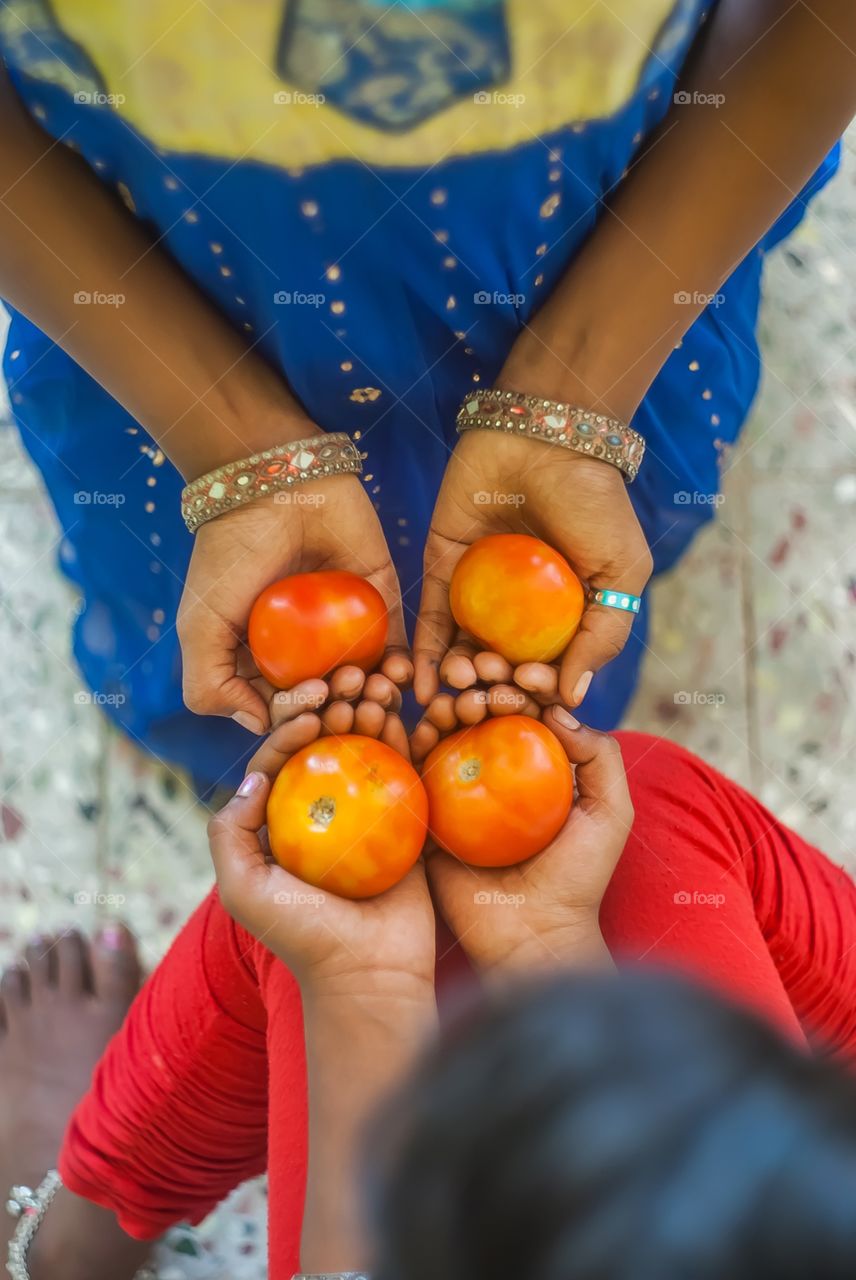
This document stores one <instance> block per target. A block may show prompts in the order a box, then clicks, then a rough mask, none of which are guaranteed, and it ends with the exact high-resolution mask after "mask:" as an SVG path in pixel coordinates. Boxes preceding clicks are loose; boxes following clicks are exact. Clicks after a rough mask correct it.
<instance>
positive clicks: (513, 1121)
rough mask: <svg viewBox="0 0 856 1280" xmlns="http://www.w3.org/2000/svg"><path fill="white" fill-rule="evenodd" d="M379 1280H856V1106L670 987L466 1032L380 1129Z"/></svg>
mask: <svg viewBox="0 0 856 1280" xmlns="http://www.w3.org/2000/svg"><path fill="white" fill-rule="evenodd" d="M371 1149H372V1152H373V1156H372V1165H373V1170H374V1173H375V1175H376V1176H375V1177H373V1178H370V1179H369V1185H370V1189H371V1190H370V1197H371V1210H372V1216H373V1219H374V1223H375V1226H376V1239H377V1266H376V1267H375V1269H374V1274H375V1275H376V1277H377V1280H512V1278H513V1280H714V1277H715V1278H716V1280H797V1278H798V1277H799V1280H806V1278H807V1277H811V1280H844V1277H848V1278H849V1280H852V1277H853V1276H856V1090H855V1089H854V1085H853V1084H852V1083H851V1080H850V1078H849V1077H845V1075H844V1073H843V1071H841V1070H840V1069H838V1068H837V1067H834V1066H832V1065H830V1064H829V1063H826V1062H823V1061H821V1060H819V1059H817V1058H813V1057H811V1056H810V1055H809V1054H808V1053H807V1052H804V1051H802V1050H801V1049H800V1048H798V1047H796V1046H794V1045H791V1044H788V1043H786V1042H785V1041H784V1040H783V1039H782V1038H781V1037H780V1036H779V1035H778V1034H777V1033H776V1032H774V1031H773V1030H772V1029H771V1028H770V1027H768V1026H767V1025H764V1024H762V1023H761V1022H760V1021H759V1020H757V1019H756V1018H755V1017H754V1016H752V1015H750V1014H749V1013H747V1012H744V1011H743V1010H740V1009H737V1008H736V1007H733V1006H731V1005H730V1004H727V1003H725V1002H724V1001H723V1000H721V999H719V998H718V997H716V996H714V995H713V994H711V993H710V992H707V991H705V990H702V989H701V988H699V987H697V986H695V985H692V984H690V983H688V982H686V981H683V980H679V979H677V978H674V977H668V976H665V975H657V974H650V973H649V974H645V973H637V974H632V975H628V976H622V977H620V978H619V977H616V976H614V975H577V976H567V977H562V978H560V979H557V980H552V981H550V982H549V983H547V984H546V985H541V986H539V987H535V988H527V989H523V990H519V991H517V992H516V993H514V994H513V995H511V996H507V997H505V998H503V999H501V1000H499V1001H497V1000H492V1001H488V1002H486V1003H484V1004H483V1005H482V1006H480V1007H479V1008H478V1009H477V1010H475V1011H471V1012H470V1013H469V1015H468V1016H467V1017H466V1018H465V1019H459V1020H458V1021H457V1023H456V1025H454V1026H453V1027H452V1028H451V1029H450V1031H449V1032H448V1033H447V1034H446V1035H445V1036H444V1037H443V1038H442V1039H441V1043H440V1044H439V1046H438V1048H437V1049H436V1050H435V1051H433V1052H432V1053H431V1054H430V1056H429V1057H428V1058H427V1059H426V1061H425V1062H424V1063H423V1064H422V1066H421V1068H420V1070H419V1071H418V1074H417V1075H416V1077H415V1078H414V1079H412V1080H411V1081H410V1082H409V1083H408V1085H407V1087H406V1089H405V1090H404V1091H403V1092H402V1094H401V1095H400V1097H398V1098H397V1099H396V1100H395V1102H394V1103H393V1104H392V1105H391V1106H390V1107H389V1108H388V1109H387V1110H386V1112H385V1114H384V1116H383V1117H382V1118H381V1121H380V1123H379V1124H378V1125H376V1126H375V1128H374V1130H373V1142H372V1148H371Z"/></svg>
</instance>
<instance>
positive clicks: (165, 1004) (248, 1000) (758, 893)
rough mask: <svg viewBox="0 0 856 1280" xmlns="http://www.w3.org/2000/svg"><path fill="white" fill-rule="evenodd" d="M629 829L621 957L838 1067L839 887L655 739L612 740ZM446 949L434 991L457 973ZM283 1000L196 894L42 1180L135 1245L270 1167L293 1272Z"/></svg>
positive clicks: (302, 1105) (605, 917)
mask: <svg viewBox="0 0 856 1280" xmlns="http://www.w3.org/2000/svg"><path fill="white" fill-rule="evenodd" d="M618 737H619V738H620V740H621V745H622V751H623V754H624V761H625V765H626V768H627V773H628V778H629V781H630V789H631V792H632V795H633V801H634V804H635V806H636V823H635V826H634V830H633V833H632V835H631V837H630V839H629V841H628V843H627V847H626V849H625V852H624V854H623V856H622V859H621V863H620V865H619V867H618V870H617V871H616V873H615V876H614V878H613V880H612V883H611V885H610V887H609V891H608V893H607V895H606V899H605V901H604V904H603V910H602V915H601V919H602V924H603V931H604V936H605V937H606V940H607V942H608V943H609V946H610V948H611V950H612V951H613V953H614V954H615V955H616V956H617V957H618V958H619V959H620V960H621V959H624V960H640V959H645V960H653V961H656V962H657V963H660V964H662V963H669V964H673V965H678V966H679V967H680V968H682V969H684V970H689V971H690V972H693V973H695V974H697V975H699V976H701V977H702V978H703V979H704V980H706V981H707V982H709V983H712V984H713V985H715V986H718V987H719V988H720V989H721V990H723V991H724V992H726V993H727V994H729V995H730V996H732V997H733V998H736V999H739V1000H741V1001H743V1002H745V1003H746V1004H748V1005H750V1006H752V1007H753V1008H755V1009H756V1010H757V1011H758V1012H759V1013H761V1014H762V1015H764V1016H766V1017H767V1018H768V1019H770V1021H772V1022H773V1023H775V1024H777V1025H778V1026H779V1027H780V1028H781V1029H782V1030H783V1031H785V1032H786V1033H788V1034H790V1035H793V1036H796V1037H799V1038H802V1037H803V1033H804V1032H805V1034H806V1035H807V1036H808V1037H809V1039H810V1040H811V1041H812V1042H813V1043H814V1044H816V1045H818V1046H819V1047H821V1048H823V1049H827V1048H828V1049H829V1050H834V1051H835V1052H836V1053H838V1054H840V1055H841V1057H842V1058H845V1059H849V1060H851V1061H852V1060H854V1059H856V885H854V883H853V882H852V881H851V880H850V879H849V878H848V876H847V875H846V874H845V873H844V872H843V871H842V870H840V869H839V868H837V867H835V866H833V865H832V864H831V863H830V862H829V861H828V860H827V859H826V858H825V857H824V856H823V854H821V853H820V852H818V850H816V849H814V848H812V847H811V846H810V845H808V844H806V843H805V841H804V840H801V839H800V838H799V837H798V836H796V835H794V834H793V833H792V832H790V831H788V830H787V829H786V828H784V827H782V826H781V825H780V824H779V823H778V822H776V820H775V819H774V818H773V817H772V816H771V815H770V814H769V813H768V812H767V811H766V810H765V809H763V808H762V806H761V805H760V804H758V802H757V801H756V800H754V799H753V798H752V797H751V796H750V795H748V794H747V793H746V792H745V791H743V790H742V789H741V788H740V787H738V786H736V785H735V784H734V783H732V782H729V781H728V780H727V779H726V778H724V777H722V775H721V774H718V773H716V772H715V771H714V770H713V769H711V768H709V767H708V766H707V765H705V764H703V763H702V762H701V761H700V760H698V759H696V758H695V757H693V756H691V755H690V754H689V753H688V752H686V751H684V750H682V749H681V748H680V747H676V746H674V745H673V744H671V743H669V742H666V741H661V740H658V739H655V738H651V737H648V736H646V735H643V734H635V733H622V734H619V735H618ZM444 951H445V952H446V953H447V954H446V956H445V959H444V960H443V961H442V962H441V971H438V979H439V980H440V981H441V984H442V986H443V987H445V986H446V983H447V982H448V981H449V980H450V971H451V970H452V969H456V968H457V969H458V972H460V968H461V964H462V955H461V952H460V950H459V949H452V950H451V951H449V950H448V946H442V947H441V948H440V951H439V954H442V953H443V952H444ZM306 1138H307V1135H306V1078H305V1060H304V1051H303V1033H302V1026H301V1007H300V995H299V991H298V988H297V985H296V983H295V981H294V979H293V978H292V977H291V975H290V973H289V972H288V971H287V970H286V968H285V967H284V966H283V965H282V964H281V963H280V961H278V960H277V959H275V957H274V956H273V955H272V954H271V953H270V952H269V951H267V950H266V949H265V947H264V946H262V945H261V944H260V943H258V942H256V941H255V940H254V939H253V938H251V937H250V936H249V935H248V934H247V933H246V932H244V930H242V929H241V928H240V927H239V926H237V925H236V924H234V922H233V921H232V920H231V919H230V918H229V917H228V916H227V915H226V913H225V912H224V911H223V909H222V907H221V906H220V903H219V900H218V899H217V896H216V893H212V894H211V895H210V896H209V897H208V898H207V899H206V901H205V902H204V903H203V904H202V906H201V907H200V908H199V909H198V911H197V912H196V913H195V915H194V916H193V917H192V919H191V920H190V922H189V923H188V924H187V925H186V927H185V928H184V929H183V930H182V932H181V933H180V934H179V936H178V938H177V939H176V941H175V943H174V944H173V946H172V948H171V949H170V951H169V953H168V955H167V956H166V957H165V959H164V960H163V962H162V963H161V964H160V966H159V967H158V968H157V969H156V970H155V972H154V973H153V974H152V976H151V977H150V978H149V980H148V982H147V983H146V985H145V987H144V988H143V990H142V991H141V993H140V995H139V997H138V998H137V1000H136V1001H135V1003H134V1005H133V1007H132V1008H131V1010H130V1012H129V1014H128V1017H127V1018H126V1020H125V1024H124V1026H123V1027H122V1029H121V1031H120V1032H119V1033H118V1035H116V1036H115V1037H114V1039H113V1041H112V1042H111V1043H110V1045H109V1046H108V1048H107V1050H106V1052H105V1054H104V1057H103V1058H102V1060H101V1062H100V1064H99V1066H98V1067H97V1069H96V1071H95V1074H94V1076H93V1081H92V1086H91V1088H90V1091H89V1093H88V1094H87V1095H86V1097H85V1098H84V1099H83V1100H82V1101H81V1103H80V1105H79V1106H78V1107H77V1109H76V1111H75V1112H74V1115H73V1116H72V1118H71V1121H70V1124H69V1127H68V1131H67V1133H66V1137H65V1143H64V1146H63V1150H62V1154H61V1158H60V1164H59V1167H60V1172H61V1174H62V1177H63V1179H64V1180H65V1183H66V1185H67V1186H68V1187H70V1188H71V1190H72V1191H74V1192H76V1193H77V1194H78V1195H80V1196H84V1197H86V1198H87V1199H89V1200H92V1201H94V1202H95V1203H97V1204H100V1205H103V1206H105V1207H107V1208H109V1209H112V1210H113V1211H115V1213H116V1214H117V1216H118V1218H119V1221H120V1223H121V1225H122V1226H123V1228H124V1229H125V1231H126V1232H128V1233H129V1234H130V1235H132V1236H135V1237H137V1238H139V1239H153V1238H154V1237H156V1236H158V1235H160V1234H161V1233H162V1232H163V1231H164V1230H165V1228H167V1227H168V1226H170V1225H171V1224H172V1223H175V1222H178V1221H182V1220H189V1221H191V1222H199V1221H200V1220H201V1219H202V1218H203V1217H204V1216H205V1215H206V1214H207V1213H208V1212H209V1211H210V1210H211V1209H212V1208H213V1207H214V1206H215V1205H216V1204H217V1203H218V1201H219V1200H221V1199H222V1198H223V1197H224V1196H225V1195H226V1194H227V1193H228V1192H229V1191H231V1190H232V1188H233V1187H235V1186H236V1184H237V1183H238V1182H240V1181H242V1180H243V1179H244V1178H247V1177H251V1176H253V1175H255V1174H258V1173H260V1172H262V1171H263V1170H264V1169H265V1168H267V1169H268V1170H269V1183H270V1275H271V1277H272V1278H273V1280H287V1278H288V1277H290V1276H291V1275H292V1273H293V1272H295V1271H296V1270H297V1269H298V1265H297V1264H298V1244H299V1237H300V1226H301V1216H302V1211H303V1197H304V1184H305V1176H306Z"/></svg>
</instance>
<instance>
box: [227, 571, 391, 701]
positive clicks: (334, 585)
mask: <svg viewBox="0 0 856 1280" xmlns="http://www.w3.org/2000/svg"><path fill="white" fill-rule="evenodd" d="M387 630H388V619H387V613H386V605H385V604H384V602H383V597H382V596H381V594H380V592H379V591H378V590H377V589H376V588H375V587H373V586H372V584H371V583H370V582H366V580H365V578H360V577H358V576H357V575H356V574H355V573H347V572H345V571H344V570H339V569H331V570H325V571H322V572H319V573H295V574H292V575H291V576H290V577H288V578H280V580H279V581H278V582H273V583H271V585H270V586H269V587H266V588H265V590H264V591H263V592H262V593H261V595H260V596H259V598H258V599H257V600H256V602H255V604H254V605H253V607H252V610H251V612H250V621H249V625H248V627H247V643H248V644H249V646H250V652H251V653H252V655H253V657H254V659H255V662H256V666H257V667H258V669H259V671H260V672H261V673H262V675H263V676H264V677H265V679H266V680H269V681H270V683H271V684H272V685H274V686H275V687H276V688H278V689H290V688H291V687H292V686H293V685H295V684H298V683H299V681H301V680H309V679H311V678H312V677H313V676H326V675H327V674H328V673H329V672H330V671H332V670H333V669H334V668H335V667H341V666H342V665H343V664H344V663H353V664H354V665H355V666H357V667H362V669H363V671H370V670H371V668H372V667H374V666H376V665H377V663H378V662H379V661H380V659H381V657H382V656H383V651H384V648H385V646H386V635H387Z"/></svg>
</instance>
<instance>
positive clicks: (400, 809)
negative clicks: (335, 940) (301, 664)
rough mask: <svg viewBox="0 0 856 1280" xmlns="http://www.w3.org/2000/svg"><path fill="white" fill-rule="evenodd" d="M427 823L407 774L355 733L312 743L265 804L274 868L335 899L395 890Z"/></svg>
mask: <svg viewBox="0 0 856 1280" xmlns="http://www.w3.org/2000/svg"><path fill="white" fill-rule="evenodd" d="M427 822H428V797H427V796H426V795H425V788H424V787H423V785H422V783H421V781H420V779H419V775H418V774H417V773H416V770H415V769H414V768H413V766H412V765H411V764H409V762H408V761H407V760H405V759H404V758H403V756H400V755H399V754H398V752H397V751H393V749H392V747H388V746H386V744H385V743H383V742H377V741H375V739H374V738H364V737H362V736H361V735H360V734H355V733H351V734H343V735H342V736H341V737H338V738H319V739H318V741H317V742H313V743H312V744H311V745H310V746H308V747H304V748H303V750H302V751H298V752H297V753H296V755H293V756H292V757H291V759H290V760H288V761H286V763H285V764H284V765H283V767H282V769H281V770H280V772H279V774H278V776H277V778H276V781H275V782H274V784H273V787H272V788H271V793H270V795H269V797H268V804H267V828H268V840H269V841H270V848H271V853H272V854H273V856H274V857H275V858H276V860H277V862H278V863H279V864H280V866H283V867H285V869H286V871H290V872H291V873H292V875H295V876H298V877H299V878H300V879H301V880H304V881H305V882H306V883H307V884H312V885H316V886H317V887H318V888H319V889H327V890H329V891H330V893H338V894H339V895H341V897H343V898H372V897H374V895H375V894H376V893H383V891H384V889H389V888H391V886H392V885H394V884H397V883H398V881H399V880H401V879H402V878H403V877H404V876H405V875H406V874H407V872H408V871H409V870H410V868H411V867H412V866H413V864H414V863H415V862H416V860H417V858H418V857H419V855H420V853H421V852H422V846H423V844H424V843H425V829H426V825H427Z"/></svg>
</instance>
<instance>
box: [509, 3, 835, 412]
mask: <svg viewBox="0 0 856 1280" xmlns="http://www.w3.org/2000/svg"><path fill="white" fill-rule="evenodd" d="M678 88H679V90H680V96H678V95H676V97H677V98H678V100H677V101H676V102H675V104H674V105H673V106H672V108H671V110H670V111H669V112H668V113H667V115H666V117H665V119H664V121H663V123H662V125H661V126H660V128H659V130H658V131H657V133H656V134H655V135H654V137H653V138H652V139H651V140H650V142H649V144H648V146H647V147H646V149H645V151H644V152H643V154H642V155H641V156H640V158H639V159H638V160H637V161H636V163H635V164H634V165H633V167H632V168H631V170H630V172H629V174H628V176H627V177H626V178H625V179H624V181H623V182H622V183H621V184H620V186H619V187H618V189H617V191H616V194H615V198H614V199H613V200H612V201H611V202H610V203H609V204H608V205H607V207H606V211H605V212H604V214H603V216H602V217H601V219H600V221H599V223H598V225H597V229H596V231H595V232H594V234H593V235H592V236H591V238H590V239H589V240H588V242H587V243H586V245H585V246H584V248H583V249H582V251H581V252H580V254H579V255H578V257H577V258H576V260H575V261H574V263H573V265H572V266H571V268H570V270H569V271H568V272H567V274H566V275H565V277H564V279H563V280H562V281H561V283H560V284H559V286H558V288H557V289H556V290H555V291H554V293H553V294H552V296H551V297H550V299H549V300H548V301H547V302H546V304H545V305H544V306H543V307H542V308H541V310H540V311H539V312H538V314H537V316H536V317H535V318H534V320H533V322H532V324H531V326H530V328H529V330H528V331H527V332H525V333H524V334H523V335H522V336H521V338H520V339H519V341H518V342H517V343H516V344H515V346H514V348H513V350H512V352H511V354H510V356H509V359H508V361H507V363H506V366H505V369H504V370H503V373H502V376H501V378H500V382H501V384H502V385H509V386H511V387H514V388H516V389H519V390H522V391H528V392H533V393H534V392H537V393H538V394H539V395H544V396H547V397H548V398H555V399H560V400H571V401H573V402H579V403H584V404H587V405H591V407H592V408H598V407H604V408H605V409H606V411H608V412H609V413H611V414H612V415H613V416H616V417H620V418H624V419H627V418H629V417H631V416H632V414H633V413H634V411H635V410H636V408H637V406H638V405H639V402H640V401H641V399H642V397H643V396H644V394H645V392H646V391H647V389H648V387H649V386H650V384H651V382H652V381H653V379H654V377H655V376H656V374H657V373H658V371H659V369H660V368H661V366H662V364H663V363H664V361H665V360H666V359H667V357H668V356H669V354H670V353H671V351H672V349H673V348H674V345H675V343H676V342H677V341H678V339H679V338H680V337H681V335H682V334H683V333H684V332H685V331H686V330H687V329H688V328H689V326H690V325H691V324H692V322H693V320H695V318H696V316H697V315H698V314H699V312H700V311H701V310H702V308H703V306H704V300H705V299H706V298H707V297H710V296H711V295H713V294H715V293H716V292H717V290H718V288H719V286H720V285H721V284H722V282H723V281H724V280H725V279H726V278H727V277H728V275H729V274H730V273H731V271H733V269H734V268H735V267H736V266H737V264H738V263H739V262H740V261H741V260H742V258H744V257H745V255H746V254H747V253H748V252H749V251H750V249H751V248H752V247H753V246H754V245H755V244H756V243H757V242H758V240H759V239H760V238H761V237H762V236H763V235H764V233H765V232H766V231H767V230H768V229H769V227H770V226H772V224H773V223H774V222H775V220H776V218H777V217H778V216H779V214H780V213H781V212H782V211H783V210H784V209H785V208H786V207H787V205H788V204H789V203H790V202H791V201H792V200H793V199H794V198H795V197H796V196H797V194H798V193H799V191H800V189H801V188H802V186H803V185H804V184H805V183H806V182H807V181H808V179H809V178H810V177H811V174H812V173H813V172H814V170H815V168H816V167H817V165H818V164H819V163H820V161H821V160H822V159H823V157H824V155H825V154H826V153H827V151H828V150H829V149H830V147H832V146H833V145H834V143H835V141H836V140H837V138H838V137H839V136H840V134H841V133H842V132H843V130H844V129H845V128H846V126H847V124H848V122H849V121H850V119H851V117H852V116H853V114H854V112H856V8H854V7H853V6H852V5H849V4H847V3H843V2H842V0H808V2H807V3H799V4H794V5H791V4H790V3H789V2H788V0H755V2H754V3H747V0H720V2H719V4H718V5H717V6H716V8H715V9H714V11H713V15H712V17H711V19H710V22H709V26H708V28H707V30H706V31H705V32H704V34H703V36H702V37H701V39H700V44H699V47H698V48H697V50H696V51H695V54H694V56H693V57H692V58H691V61H690V64H689V66H688V68H687V70H686V73H685V75H684V76H683V77H682V79H681V82H680V84H679V86H678ZM711 95H715V99H716V102H717V105H714V104H713V102H712V101H711ZM685 96H688V97H689V101H681V100H680V99H681V97H685ZM679 294H684V295H687V294H688V295H689V296H690V298H691V299H692V301H691V302H689V303H687V302H685V301H679V300H678V299H677V298H676V295H679Z"/></svg>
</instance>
